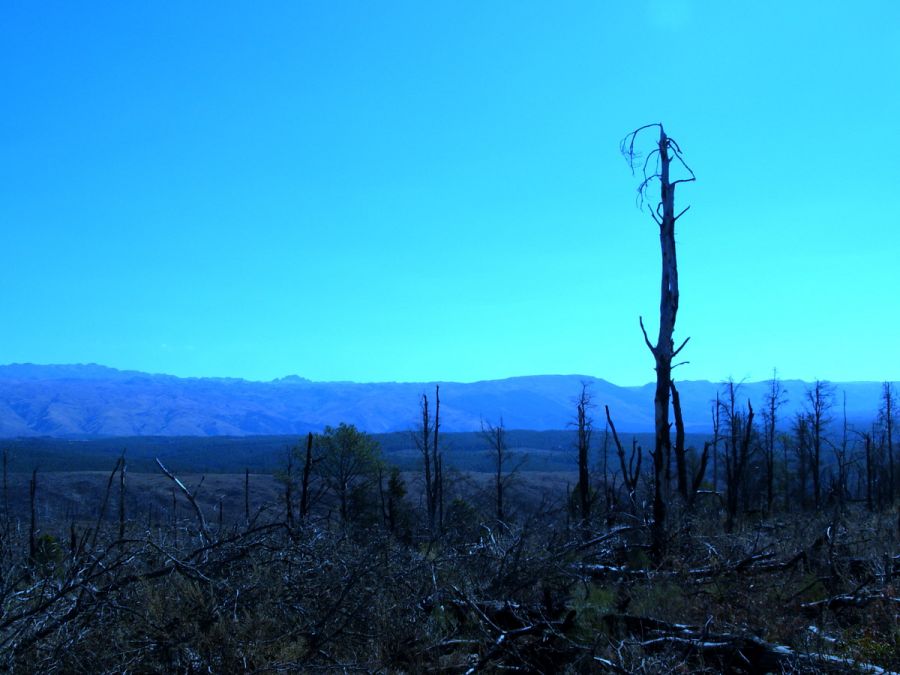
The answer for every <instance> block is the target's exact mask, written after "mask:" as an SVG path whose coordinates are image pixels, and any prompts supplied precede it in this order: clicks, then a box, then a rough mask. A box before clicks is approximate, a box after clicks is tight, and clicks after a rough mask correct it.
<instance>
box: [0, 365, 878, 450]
mask: <svg viewBox="0 0 900 675" xmlns="http://www.w3.org/2000/svg"><path fill="white" fill-rule="evenodd" d="M582 382H586V383H588V384H589V387H590V391H591V393H592V397H593V402H594V404H595V405H596V409H595V410H594V419H595V426H597V427H600V428H602V427H603V426H604V424H605V418H604V413H603V406H604V405H608V406H609V407H610V411H611V412H612V414H613V420H614V421H615V423H616V426H617V427H618V428H619V429H620V430H621V431H629V432H645V431H651V430H652V429H653V385H652V384H646V385H644V386H641V387H620V386H617V385H614V384H612V383H610V382H607V381H605V380H602V379H598V378H594V377H588V376H583V375H536V376H527V377H513V378H508V379H503V380H488V381H482V382H472V383H456V382H442V383H440V385H441V428H442V429H443V430H445V431H472V430H477V429H479V428H480V424H481V420H482V419H484V420H486V421H488V422H491V423H493V424H497V423H498V422H499V421H500V419H501V418H502V420H503V423H504V425H505V426H506V427H507V428H508V429H534V430H546V429H565V428H568V427H570V426H571V424H572V422H573V419H574V410H575V405H574V399H575V397H576V396H577V395H578V394H579V392H580V389H581V383H582ZM434 384H435V383H397V382H383V383H354V382H312V381H309V380H306V379H304V378H301V377H297V376H289V377H285V378H281V379H277V380H273V381H271V382H255V381H249V380H242V379H236V378H179V377H175V376H172V375H153V374H148V373H142V372H138V371H124V370H116V369H114V368H107V367H104V366H99V365H96V364H89V365H47V366H44V365H32V364H12V365H6V366H0V437H4V438H11V437H19V436H53V437H60V438H78V437H93V436H247V435H259V434H265V435H280V434H303V433H306V432H307V431H319V430H321V429H322V428H323V427H324V426H325V425H329V424H330V425H336V424H338V423H339V422H342V421H343V422H348V423H352V424H355V425H357V426H358V427H360V428H361V429H365V430H366V431H369V432H373V433H376V432H387V431H400V430H405V429H412V428H414V427H415V425H416V423H417V417H418V411H419V397H420V395H421V394H422V393H423V392H426V393H428V394H429V397H431V396H432V395H433V393H434ZM783 384H784V386H785V388H786V389H787V391H788V395H789V402H788V404H787V405H786V406H785V408H784V409H783V410H782V416H783V418H784V419H787V418H788V417H789V416H790V415H792V414H793V413H794V412H796V411H797V410H799V409H800V408H801V406H802V405H803V403H804V402H805V394H804V392H805V389H806V388H807V386H808V385H807V384H806V383H803V382H801V381H797V380H791V381H785V382H784V383H783ZM678 386H679V391H680V393H681V399H682V406H683V409H684V417H685V426H686V428H687V430H688V431H689V432H698V433H702V432H705V431H707V430H708V429H709V427H710V407H711V401H712V400H713V399H714V398H715V396H716V391H717V389H718V388H719V387H720V384H719V383H713V382H708V381H685V382H679V383H678ZM765 386H766V385H765V383H744V384H743V385H741V390H740V398H741V401H742V402H743V401H745V400H746V399H747V398H748V397H749V398H750V399H751V400H752V401H753V403H754V407H755V408H757V409H759V408H760V407H761V405H762V401H763V397H764V392H765ZM835 389H836V396H835V407H834V409H833V411H832V412H833V416H834V418H835V420H838V419H839V418H840V417H841V405H842V392H844V391H846V393H847V414H848V418H849V419H850V420H851V422H853V423H855V424H857V425H867V424H869V423H870V422H871V420H872V419H873V418H874V416H875V414H876V411H877V410H878V406H879V400H880V391H881V384H880V383H878V382H851V383H837V384H836V385H835Z"/></svg>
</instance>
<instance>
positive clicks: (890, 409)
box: [880, 382, 897, 505]
mask: <svg viewBox="0 0 900 675" xmlns="http://www.w3.org/2000/svg"><path fill="white" fill-rule="evenodd" d="M894 399H895V396H894V385H893V384H892V383H891V382H885V383H884V384H883V385H882V392H881V400H882V408H881V415H880V417H881V422H882V424H883V426H884V433H885V440H886V441H887V469H888V475H887V484H888V486H887V488H888V489H887V497H888V504H890V505H893V504H894V491H895V487H896V486H895V483H894V481H895V479H896V478H895V473H894V416H895V413H896V407H897V404H896V401H895V400H894Z"/></svg>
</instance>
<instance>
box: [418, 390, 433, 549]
mask: <svg viewBox="0 0 900 675" xmlns="http://www.w3.org/2000/svg"><path fill="white" fill-rule="evenodd" d="M419 408H420V410H421V413H422V423H421V427H420V428H419V430H418V433H417V434H416V435H415V441H416V446H417V447H418V448H419V452H421V453H422V473H423V478H424V479H425V513H426V517H427V519H428V523H427V525H428V531H429V532H431V533H434V529H435V527H434V526H435V515H436V513H437V508H436V506H437V500H436V498H435V497H436V489H435V480H434V473H433V467H432V462H433V460H434V453H433V450H432V445H431V442H432V433H435V428H434V424H433V423H432V421H431V415H430V413H429V410H428V395H427V394H422V398H421V400H420V404H419ZM434 468H436V467H434Z"/></svg>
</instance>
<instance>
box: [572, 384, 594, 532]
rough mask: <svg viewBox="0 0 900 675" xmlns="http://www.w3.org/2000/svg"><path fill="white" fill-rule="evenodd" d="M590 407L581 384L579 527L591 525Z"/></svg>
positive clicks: (579, 411)
mask: <svg viewBox="0 0 900 675" xmlns="http://www.w3.org/2000/svg"><path fill="white" fill-rule="evenodd" d="M590 407H591V395H590V392H588V387H587V384H586V383H582V384H581V395H580V396H579V397H578V400H577V401H576V409H577V416H576V422H575V423H576V427H577V431H578V433H577V437H576V443H577V445H578V506H579V510H580V511H581V513H580V514H579V515H580V517H581V526H582V527H583V528H588V527H590V524H591V501H592V499H591V478H590V473H589V471H588V451H589V450H590V446H591V431H592V420H591V417H590V413H589V412H588V411H589V409H590Z"/></svg>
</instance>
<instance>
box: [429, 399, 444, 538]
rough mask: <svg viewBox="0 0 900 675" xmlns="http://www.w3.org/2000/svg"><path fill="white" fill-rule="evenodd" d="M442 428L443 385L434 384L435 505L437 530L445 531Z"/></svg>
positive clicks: (432, 450)
mask: <svg viewBox="0 0 900 675" xmlns="http://www.w3.org/2000/svg"><path fill="white" fill-rule="evenodd" d="M440 428H441V386H440V385H439V384H436V385H434V440H433V442H432V444H431V452H432V457H433V459H434V506H435V519H436V521H437V531H438V532H443V531H444V468H443V467H444V462H443V458H442V457H441V453H440V452H439V451H438V432H439V430H440Z"/></svg>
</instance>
